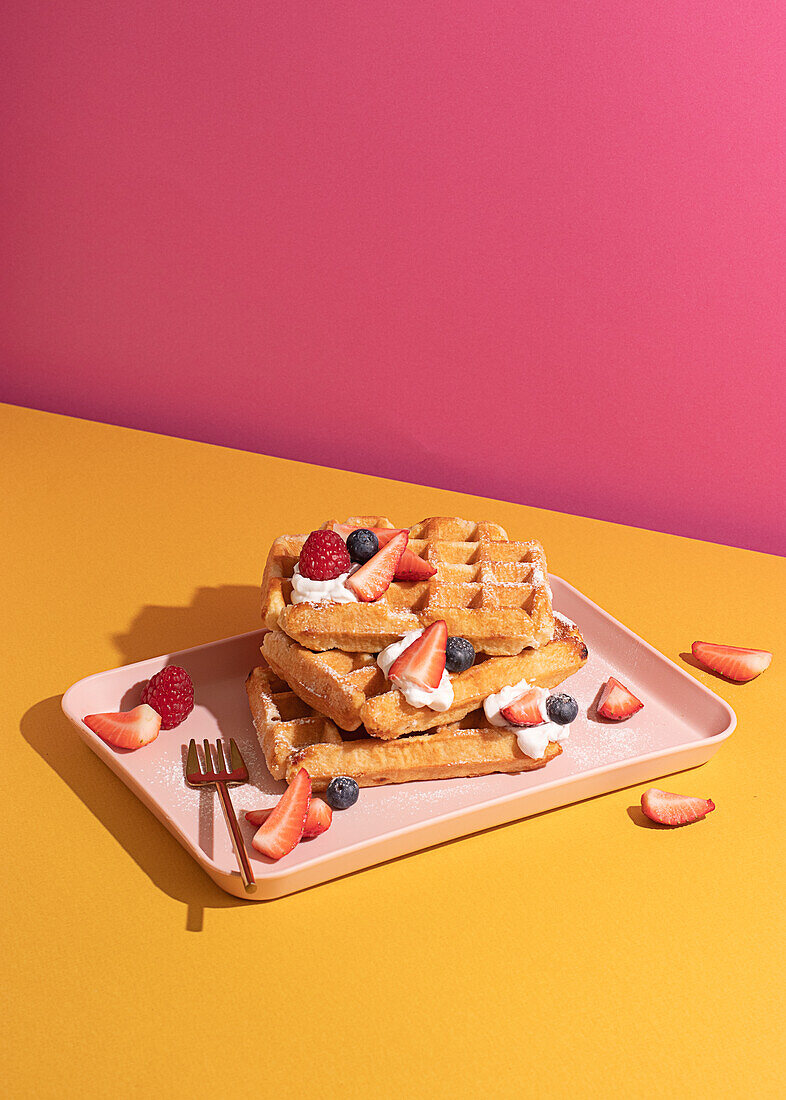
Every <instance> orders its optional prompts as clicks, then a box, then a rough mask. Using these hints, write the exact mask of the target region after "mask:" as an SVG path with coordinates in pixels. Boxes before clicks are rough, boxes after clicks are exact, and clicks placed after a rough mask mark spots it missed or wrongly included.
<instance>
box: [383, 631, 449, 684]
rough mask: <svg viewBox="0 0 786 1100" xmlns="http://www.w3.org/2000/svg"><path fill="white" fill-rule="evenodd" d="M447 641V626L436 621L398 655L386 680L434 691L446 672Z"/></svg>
mask: <svg viewBox="0 0 786 1100" xmlns="http://www.w3.org/2000/svg"><path fill="white" fill-rule="evenodd" d="M447 640H448V628H447V624H446V623H445V622H444V621H443V620H442V619H439V620H438V621H437V622H435V623H432V624H431V626H429V627H426V629H425V630H424V631H423V633H422V634H421V635H420V637H419V638H416V639H415V641H414V642H413V643H412V644H411V645H408V646H407V648H406V649H405V650H404V652H403V653H400V654H399V655H398V657H397V658H396V659H395V661H394V662H393V664H392V665H391V666H390V671H389V672H388V679H389V680H391V681H392V682H393V683H394V684H397V683H401V682H402V681H403V682H406V683H407V684H414V685H415V687H419V688H424V689H425V690H426V691H436V689H437V688H438V687H439V683H440V680H441V679H442V673H443V672H444V671H445V645H446V644H447Z"/></svg>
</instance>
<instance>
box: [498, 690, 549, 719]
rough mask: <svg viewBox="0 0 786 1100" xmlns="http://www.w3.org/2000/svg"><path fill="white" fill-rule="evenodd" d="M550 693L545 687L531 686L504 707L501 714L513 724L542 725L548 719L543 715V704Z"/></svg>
mask: <svg viewBox="0 0 786 1100" xmlns="http://www.w3.org/2000/svg"><path fill="white" fill-rule="evenodd" d="M548 694H549V693H548V692H547V691H546V689H545V688H530V689H529V691H525V692H524V694H523V695H522V696H520V697H519V698H518V699H514V700H513V702H512V703H510V704H509V705H508V706H506V707H503V708H502V710H501V711H500V714H501V715H502V717H503V718H504V719H505V721H506V722H510V724H511V725H512V726H540V725H542V723H543V722H545V720H546V719H545V718H544V717H543V704H544V702H545V701H546V698H547V696H548Z"/></svg>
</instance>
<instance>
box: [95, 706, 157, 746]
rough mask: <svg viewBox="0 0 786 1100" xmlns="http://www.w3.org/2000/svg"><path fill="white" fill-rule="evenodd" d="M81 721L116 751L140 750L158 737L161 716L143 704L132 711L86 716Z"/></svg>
mask: <svg viewBox="0 0 786 1100" xmlns="http://www.w3.org/2000/svg"><path fill="white" fill-rule="evenodd" d="M82 721H83V722H84V724H85V725H86V726H87V727H88V729H91V730H92V731H93V733H97V734H98V736H99V737H100V738H101V739H102V740H103V741H106V742H107V744H109V745H114V746H115V748H118V749H141V747H142V746H143V745H149V744H150V742H151V741H155V739H156V738H157V737H158V731H159V730H160V729H161V715H160V714H157V713H156V712H155V711H154V710H153V708H152V707H149V706H148V705H147V704H146V703H143V704H142V705H141V706H139V707H134V709H133V710H128V711H119V712H116V713H110V714H88V715H86V716H85V717H84V718H83V719H82Z"/></svg>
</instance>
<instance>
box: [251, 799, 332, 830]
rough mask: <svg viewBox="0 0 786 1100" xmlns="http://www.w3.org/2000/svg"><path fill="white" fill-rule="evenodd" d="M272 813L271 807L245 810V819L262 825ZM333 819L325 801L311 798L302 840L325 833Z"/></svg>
mask: <svg viewBox="0 0 786 1100" xmlns="http://www.w3.org/2000/svg"><path fill="white" fill-rule="evenodd" d="M272 813H273V809H272V807H267V808H265V809H263V810H246V821H248V822H249V823H250V824H251V825H257V826H258V825H262V824H263V823H264V822H265V821H267V819H268V818H269V817H270V815H271V814H272ZM332 820H333V811H332V810H331V808H330V806H328V804H327V802H323V800H322V799H321V798H312V799H311V802H310V803H309V805H308V813H307V814H306V823H305V825H304V826H303V836H302V837H301V839H302V840H310V839H311V838H312V837H315V836H319V835H320V834H321V833H326V832H327V831H328V829H329V828H330V823H331V821H332Z"/></svg>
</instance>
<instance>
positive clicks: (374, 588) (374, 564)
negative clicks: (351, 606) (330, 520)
mask: <svg viewBox="0 0 786 1100" xmlns="http://www.w3.org/2000/svg"><path fill="white" fill-rule="evenodd" d="M321 534H335V532H331V531H323V532H321ZM338 537H339V536H338V535H336V538H338ZM408 538H409V535H408V534H407V532H406V531H400V532H399V533H398V534H397V535H396V536H395V538H392V539H391V540H390V542H389V543H388V544H387V546H383V547H382V549H381V550H378V551H377V552H376V554H375V555H374V557H373V558H369V559H368V561H367V562H366V563H365V564H364V565H361V567H360V568H359V569H358V570H357V571H356V572H354V573H353V574H352V576H351V577H348V578H347V581H346V586H347V588H348V589H350V591H352V592H354V593H355V595H356V596H357V598H358V599H359V600H361V601H362V602H363V603H371V601H372V600H378V599H379V597H380V596H381V595H382V593H383V592H387V590H388V588H390V582H391V581H392V580H393V577H394V576H395V573H396V567H397V566H398V563H399V559H400V557H401V555H402V554H403V553H404V550H405V549H406V545H407V539H408ZM345 553H346V550H345ZM347 558H349V555H348V554H347Z"/></svg>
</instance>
